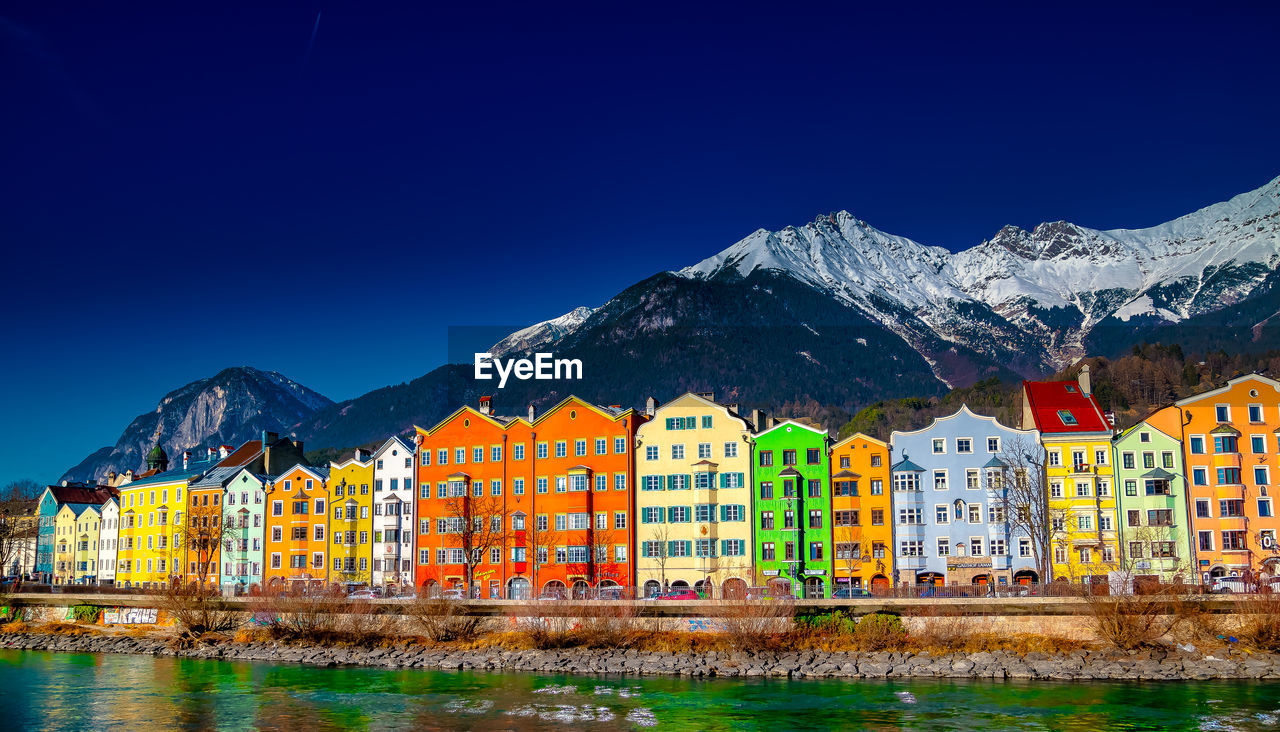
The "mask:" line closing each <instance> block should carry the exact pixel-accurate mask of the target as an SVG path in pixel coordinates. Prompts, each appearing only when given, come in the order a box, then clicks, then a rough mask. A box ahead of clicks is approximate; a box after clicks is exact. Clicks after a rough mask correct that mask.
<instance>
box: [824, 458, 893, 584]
mask: <svg viewBox="0 0 1280 732" xmlns="http://www.w3.org/2000/svg"><path fill="white" fill-rule="evenodd" d="M889 467H890V457H889V445H888V444H887V443H885V442H882V441H880V440H877V439H875V438H874V437H868V436H867V435H864V434H862V433H858V434H854V435H850V436H849V437H846V438H845V439H843V440H841V441H839V442H837V443H836V444H834V445H832V446H831V519H832V520H831V542H832V546H833V547H834V551H835V556H834V575H835V589H837V590H838V589H842V588H856V589H884V588H887V587H890V586H891V585H892V583H893V569H894V564H893V557H894V551H893V520H892V519H893V510H892V500H891V493H890V490H889V487H890V471H889Z"/></svg>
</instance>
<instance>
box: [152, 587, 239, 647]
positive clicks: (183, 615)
mask: <svg viewBox="0 0 1280 732" xmlns="http://www.w3.org/2000/svg"><path fill="white" fill-rule="evenodd" d="M162 597H163V599H162V600H161V608H162V609H163V610H164V611H165V612H166V613H168V615H169V617H171V618H173V622H174V624H175V625H177V626H178V630H179V634H180V636H181V637H183V638H188V639H189V638H195V637H198V636H200V635H203V634H205V633H220V632H224V631H228V630H234V629H235V628H237V627H239V625H240V614H239V613H238V612H237V611H236V610H234V609H232V608H231V607H230V606H229V605H228V604H227V601H226V600H225V599H223V597H222V595H221V594H219V593H218V591H217V589H216V588H209V587H196V586H194V585H187V586H186V587H182V586H179V587H173V588H170V589H168V590H166V591H165V594H164V595H163V596H162Z"/></svg>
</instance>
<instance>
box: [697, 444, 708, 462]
mask: <svg viewBox="0 0 1280 732" xmlns="http://www.w3.org/2000/svg"><path fill="white" fill-rule="evenodd" d="M710 457H711V443H710V442H699V443H698V458H699V459H701V460H707V459H710Z"/></svg>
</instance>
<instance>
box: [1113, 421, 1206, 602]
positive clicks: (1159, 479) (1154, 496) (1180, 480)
mask: <svg viewBox="0 0 1280 732" xmlns="http://www.w3.org/2000/svg"><path fill="white" fill-rule="evenodd" d="M1166 409H1173V407H1166ZM1158 414H1159V412H1156V414H1153V415H1152V417H1155V416H1156V415H1158ZM1112 450H1113V452H1114V455H1113V458H1112V460H1113V461H1114V465H1115V475H1116V493H1117V508H1118V513H1119V519H1120V554H1121V558H1122V562H1121V567H1122V569H1123V570H1124V571H1125V573H1126V574H1131V575H1132V576H1134V577H1135V578H1138V579H1141V578H1144V577H1149V578H1152V579H1157V578H1158V579H1159V580H1161V581H1163V582H1171V581H1173V580H1175V579H1182V580H1184V581H1187V582H1194V581H1195V579H1196V574H1195V571H1194V568H1193V566H1192V560H1193V558H1194V554H1193V552H1192V546H1191V536H1192V532H1191V525H1190V522H1189V521H1188V518H1189V517H1188V515H1187V478H1186V472H1185V470H1184V469H1183V463H1182V444H1181V443H1180V442H1179V441H1178V440H1177V439H1176V438H1174V437H1172V436H1170V435H1168V434H1165V433H1164V432H1161V431H1160V430H1158V429H1156V428H1155V427H1153V426H1151V424H1150V422H1139V423H1138V424H1136V425H1134V426H1133V427H1130V428H1129V429H1127V430H1125V431H1124V432H1122V433H1120V434H1119V435H1118V436H1116V438H1115V440H1114V441H1113V442H1112Z"/></svg>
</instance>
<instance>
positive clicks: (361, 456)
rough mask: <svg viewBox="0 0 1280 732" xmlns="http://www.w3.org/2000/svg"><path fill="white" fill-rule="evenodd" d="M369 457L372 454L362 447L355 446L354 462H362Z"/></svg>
mask: <svg viewBox="0 0 1280 732" xmlns="http://www.w3.org/2000/svg"><path fill="white" fill-rule="evenodd" d="M370 457H372V456H371V455H370V454H369V451H368V450H366V449H364V448H363V447H357V448H356V462H359V463H363V462H365V461H366V460H368V459H369V458H370Z"/></svg>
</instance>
